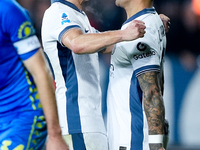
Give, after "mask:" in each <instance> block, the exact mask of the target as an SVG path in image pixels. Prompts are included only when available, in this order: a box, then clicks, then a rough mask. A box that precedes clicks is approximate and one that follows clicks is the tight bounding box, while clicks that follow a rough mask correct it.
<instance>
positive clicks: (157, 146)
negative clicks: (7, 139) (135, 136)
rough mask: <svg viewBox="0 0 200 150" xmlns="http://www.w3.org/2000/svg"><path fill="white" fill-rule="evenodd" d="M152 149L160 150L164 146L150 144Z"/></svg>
mask: <svg viewBox="0 0 200 150" xmlns="http://www.w3.org/2000/svg"><path fill="white" fill-rule="evenodd" d="M149 146H150V149H153V150H160V149H161V148H162V144H149Z"/></svg>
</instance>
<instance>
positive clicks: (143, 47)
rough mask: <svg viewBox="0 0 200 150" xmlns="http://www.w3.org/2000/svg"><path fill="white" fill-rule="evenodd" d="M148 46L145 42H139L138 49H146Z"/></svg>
mask: <svg viewBox="0 0 200 150" xmlns="http://www.w3.org/2000/svg"><path fill="white" fill-rule="evenodd" d="M146 48H147V45H146V44H145V43H142V42H139V43H138V44H137V49H138V50H139V51H145V50H146Z"/></svg>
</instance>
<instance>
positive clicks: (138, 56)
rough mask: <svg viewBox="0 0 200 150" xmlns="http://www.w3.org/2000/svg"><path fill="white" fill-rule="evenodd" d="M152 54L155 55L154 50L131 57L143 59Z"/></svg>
mask: <svg viewBox="0 0 200 150" xmlns="http://www.w3.org/2000/svg"><path fill="white" fill-rule="evenodd" d="M152 55H156V52H155V51H149V52H146V53H142V54H138V55H134V56H133V58H134V59H135V60H138V59H143V58H147V57H151V56H152Z"/></svg>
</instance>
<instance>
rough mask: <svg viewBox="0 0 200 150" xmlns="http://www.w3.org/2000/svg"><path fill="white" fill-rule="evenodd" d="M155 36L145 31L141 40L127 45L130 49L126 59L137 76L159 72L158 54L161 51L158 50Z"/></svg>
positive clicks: (159, 56) (147, 30) (159, 55)
mask: <svg viewBox="0 0 200 150" xmlns="http://www.w3.org/2000/svg"><path fill="white" fill-rule="evenodd" d="M153 35H154V36H153ZM155 36H156V35H155V33H154V34H153V32H152V31H150V29H146V34H145V36H144V37H143V38H139V39H137V40H135V41H133V42H131V43H130V44H131V45H129V46H130V47H132V48H131V50H130V51H129V54H128V57H129V60H130V61H131V64H132V66H133V68H134V71H135V72H136V75H137V76H138V75H140V74H142V73H145V72H148V71H160V58H161V54H160V52H161V51H162V50H160V47H159V46H158V45H159V44H158V43H157V40H156V38H155Z"/></svg>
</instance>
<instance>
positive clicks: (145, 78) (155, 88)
mask: <svg viewBox="0 0 200 150" xmlns="http://www.w3.org/2000/svg"><path fill="white" fill-rule="evenodd" d="M158 75H159V72H147V73H144V74H142V75H140V76H138V77H137V78H138V81H139V84H140V88H141V90H142V92H143V103H144V110H145V113H146V117H147V121H148V127H149V135H162V134H163V133H164V131H163V127H164V118H165V108H164V104H163V98H162V90H161V85H160V84H161V82H160V81H159V80H158V79H159V78H158ZM160 148H162V143H158V144H150V149H151V150H159V149H160Z"/></svg>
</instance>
